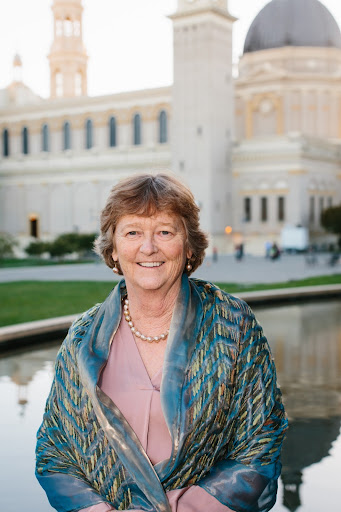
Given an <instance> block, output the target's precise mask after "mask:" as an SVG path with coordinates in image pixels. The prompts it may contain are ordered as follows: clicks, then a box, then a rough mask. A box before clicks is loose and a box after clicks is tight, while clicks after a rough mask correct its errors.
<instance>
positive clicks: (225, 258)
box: [0, 254, 341, 284]
mask: <svg viewBox="0 0 341 512" xmlns="http://www.w3.org/2000/svg"><path fill="white" fill-rule="evenodd" d="M330 274H341V262H340V263H338V264H337V265H334V266H329V265H328V255H326V254H322V255H319V256H318V258H317V262H316V264H315V265H309V264H308V263H307V262H306V258H305V256H304V255H296V254H295V255H287V254H285V255H282V256H281V258H280V259H279V260H277V261H270V260H267V259H265V258H262V257H257V256H251V255H246V256H245V257H244V259H243V261H240V262H238V261H236V260H235V258H234V256H232V255H221V256H219V258H218V261H217V262H213V261H212V258H211V257H208V258H206V259H205V261H204V263H203V264H202V266H201V267H200V268H199V269H198V270H197V271H196V272H195V274H193V275H194V277H199V278H202V279H207V280H208V281H213V282H225V283H227V282H228V283H245V284H246V283H275V282H287V281H290V280H295V279H304V278H306V277H311V276H320V275H330ZM114 280H117V277H116V276H115V275H114V274H113V273H112V271H111V270H110V269H109V268H108V267H106V266H105V265H104V263H85V264H74V265H53V266H45V267H21V268H9V269H0V282H10V281H114Z"/></svg>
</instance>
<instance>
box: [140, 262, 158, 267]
mask: <svg viewBox="0 0 341 512" xmlns="http://www.w3.org/2000/svg"><path fill="white" fill-rule="evenodd" d="M139 265H141V267H160V266H161V265H162V262H161V261H155V262H151V263H149V262H148V263H139Z"/></svg>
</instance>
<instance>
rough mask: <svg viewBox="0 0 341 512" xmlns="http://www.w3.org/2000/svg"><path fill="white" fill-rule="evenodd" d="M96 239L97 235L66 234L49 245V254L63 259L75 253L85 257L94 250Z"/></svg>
mask: <svg viewBox="0 0 341 512" xmlns="http://www.w3.org/2000/svg"><path fill="white" fill-rule="evenodd" d="M95 238H96V234H95V233H91V234H80V233H64V234H63V235H59V236H58V237H57V238H56V239H55V240H54V241H53V242H52V243H51V244H49V248H48V252H49V253H50V254H51V256H52V257H62V256H65V255H66V254H71V253H73V252H76V253H78V254H79V255H84V254H86V253H87V252H89V251H91V250H92V248H93V244H94V240H95Z"/></svg>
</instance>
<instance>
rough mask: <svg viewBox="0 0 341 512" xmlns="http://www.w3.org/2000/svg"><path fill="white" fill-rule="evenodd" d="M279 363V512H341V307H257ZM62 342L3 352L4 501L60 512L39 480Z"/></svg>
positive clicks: (6, 511) (0, 480)
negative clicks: (39, 442) (41, 441)
mask: <svg viewBox="0 0 341 512" xmlns="http://www.w3.org/2000/svg"><path fill="white" fill-rule="evenodd" d="M254 310H255V312H256V316H257V318H258V320H259V321H260V323H261V324H262V325H263V327H264V331H265V334H266V335H267V337H268V339H269V342H270V345H271V348H272V352H273V355H274V358H275V362H276V366H277V372H278V380H279V382H280V385H281V389H282V391H283V396H284V400H285V404H286V410H287V412H288V415H289V418H290V430H289V433H288V435H287V439H286V441H285V445H284V449H283V456H282V463H283V471H282V478H281V481H280V484H279V493H278V500H277V503H276V505H275V507H274V508H273V510H274V512H287V511H288V510H289V511H294V510H299V511H300V512H321V511H324V510H328V512H337V511H339V510H340V503H341V486H340V474H341V433H340V426H341V302H339V301H330V302H322V303H320V304H317V303H309V304H305V305H287V306H281V307H274V308H257V309H256V308H254ZM59 344H60V343H54V344H52V345H51V344H49V345H47V344H45V345H43V346H40V347H34V349H31V350H29V351H27V350H26V351H21V352H15V353H12V354H9V355H3V356H1V355H0V410H1V417H0V436H1V469H0V504H1V507H0V509H1V511H3V512H17V511H18V510H25V511H26V512H52V511H53V509H52V508H51V507H50V505H49V503H48V501H47V499H46V497H45V494H44V492H43V491H42V490H41V489H40V486H39V485H38V483H37V482H36V480H35V476H34V449H35V433H36V431H37V429H38V426H39V425H40V422H41V419H42V414H43V409H44V405H45V400H46V397H47V394H48V391H49V388H50V385H51V381H52V376H53V361H54V359H55V356H56V353H57V350H58V346H59Z"/></svg>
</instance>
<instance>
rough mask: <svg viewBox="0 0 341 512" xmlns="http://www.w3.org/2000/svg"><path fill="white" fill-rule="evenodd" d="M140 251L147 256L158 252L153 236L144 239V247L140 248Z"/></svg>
mask: <svg viewBox="0 0 341 512" xmlns="http://www.w3.org/2000/svg"><path fill="white" fill-rule="evenodd" d="M140 251H141V252H142V253H143V254H146V255H149V254H154V253H155V252H157V247H156V245H155V243H154V240H153V237H152V236H146V237H145V238H144V239H143V242H142V245H141V247H140Z"/></svg>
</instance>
